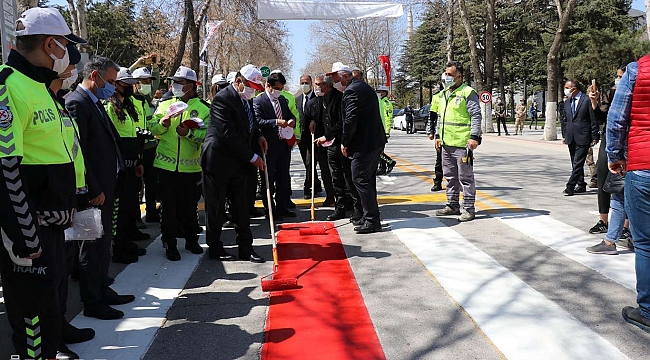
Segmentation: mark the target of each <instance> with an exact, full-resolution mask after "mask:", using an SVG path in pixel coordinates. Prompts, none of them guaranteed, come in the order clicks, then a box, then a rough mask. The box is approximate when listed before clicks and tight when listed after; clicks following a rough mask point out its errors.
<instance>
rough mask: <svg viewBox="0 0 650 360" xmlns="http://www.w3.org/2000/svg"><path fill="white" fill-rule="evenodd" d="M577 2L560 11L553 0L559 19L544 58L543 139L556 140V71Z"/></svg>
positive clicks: (560, 4)
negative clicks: (544, 105) (545, 74)
mask: <svg viewBox="0 0 650 360" xmlns="http://www.w3.org/2000/svg"><path fill="white" fill-rule="evenodd" d="M577 2H578V0H568V2H567V5H566V9H564V10H562V3H561V0H555V5H556V7H557V12H558V17H559V19H560V21H559V23H558V27H557V31H556V32H555V38H554V39H553V44H552V45H551V48H550V49H549V51H548V55H547V57H546V71H547V79H546V88H547V89H548V94H547V96H546V121H545V124H544V139H545V140H557V126H556V122H557V102H558V91H557V89H558V70H559V66H560V64H559V62H560V60H559V55H560V50H561V49H562V43H563V41H564V33H565V32H566V30H567V28H568V27H569V21H570V20H571V15H572V14H573V10H574V9H575V6H576V3H577Z"/></svg>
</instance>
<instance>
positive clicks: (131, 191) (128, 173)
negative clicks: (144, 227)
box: [114, 167, 142, 249]
mask: <svg viewBox="0 0 650 360" xmlns="http://www.w3.org/2000/svg"><path fill="white" fill-rule="evenodd" d="M117 184H118V185H117V189H116V196H117V198H118V201H117V202H116V206H115V211H116V212H117V229H116V232H115V234H114V236H115V239H114V241H115V247H116V248H117V249H123V248H125V247H126V246H127V245H126V244H127V243H129V242H132V241H133V240H132V237H131V236H132V235H133V234H134V233H137V232H139V230H138V227H137V225H136V224H135V222H136V220H137V219H138V218H140V201H139V198H140V196H139V195H140V186H141V184H142V179H141V178H139V177H137V176H136V175H135V167H127V168H126V170H125V171H123V172H121V173H120V175H119V177H118V180H117Z"/></svg>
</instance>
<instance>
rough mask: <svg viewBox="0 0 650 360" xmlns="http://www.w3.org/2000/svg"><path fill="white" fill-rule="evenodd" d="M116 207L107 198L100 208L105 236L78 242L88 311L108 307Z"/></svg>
mask: <svg viewBox="0 0 650 360" xmlns="http://www.w3.org/2000/svg"><path fill="white" fill-rule="evenodd" d="M78 198H80V197H78ZM80 204H81V201H80ZM114 205H115V201H114V200H113V199H112V198H108V197H107V198H106V201H105V202H104V205H101V206H100V207H99V209H100V210H101V212H102V226H103V227H104V236H102V237H101V238H99V239H96V240H87V241H77V242H76V243H77V245H78V246H79V293H80V295H81V302H83V304H84V307H85V308H86V309H97V308H100V307H103V306H106V305H108V303H107V300H106V296H107V295H108V293H109V292H111V291H112V290H110V289H109V287H108V286H106V278H107V277H108V266H109V265H110V261H111V245H112V243H113V229H114V228H115V227H116V226H117V225H116V224H117V222H116V219H115V217H114V211H113V209H114ZM80 208H82V207H80Z"/></svg>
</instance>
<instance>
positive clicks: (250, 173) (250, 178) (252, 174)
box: [244, 164, 266, 212]
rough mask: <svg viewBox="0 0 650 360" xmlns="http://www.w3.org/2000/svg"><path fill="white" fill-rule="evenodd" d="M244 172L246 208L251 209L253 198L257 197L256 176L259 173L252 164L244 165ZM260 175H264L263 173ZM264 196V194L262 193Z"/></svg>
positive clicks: (253, 204)
mask: <svg viewBox="0 0 650 360" xmlns="http://www.w3.org/2000/svg"><path fill="white" fill-rule="evenodd" d="M244 171H245V173H246V209H247V211H249V212H250V211H251V210H253V209H255V200H256V197H257V177H258V176H259V175H260V172H259V170H257V168H256V167H255V166H253V164H246V165H244ZM261 175H264V174H263V173H262V174H261ZM262 195H264V197H266V194H262Z"/></svg>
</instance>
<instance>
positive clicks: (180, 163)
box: [149, 97, 210, 173]
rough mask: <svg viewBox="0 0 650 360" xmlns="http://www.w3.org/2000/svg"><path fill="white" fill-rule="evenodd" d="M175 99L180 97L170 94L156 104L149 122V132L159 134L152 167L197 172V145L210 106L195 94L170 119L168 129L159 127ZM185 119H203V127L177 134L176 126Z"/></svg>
mask: <svg viewBox="0 0 650 360" xmlns="http://www.w3.org/2000/svg"><path fill="white" fill-rule="evenodd" d="M178 101H181V100H180V99H179V98H177V97H173V98H171V99H169V100H167V101H163V102H161V103H160V104H158V108H157V109H156V112H155V113H154V114H153V118H152V119H151V122H150V123H149V130H150V131H151V133H152V134H153V135H155V136H160V143H159V144H158V148H157V149H156V159H155V160H154V167H156V168H159V169H163V170H168V171H178V172H182V173H194V172H200V171H201V148H202V146H203V140H205V134H206V132H207V128H208V123H209V121H210V106H209V105H208V103H207V102H206V101H205V100H203V99H201V98H199V97H195V98H192V99H190V100H189V101H188V102H187V106H188V107H187V110H185V112H183V113H182V114H181V115H180V116H175V117H173V118H171V125H170V126H169V128H166V127H164V126H162V125H161V124H160V119H162V118H163V117H164V116H165V113H166V112H167V109H168V108H169V106H170V105H171V104H173V103H175V102H178ZM189 118H199V119H201V120H203V123H204V124H205V127H203V128H201V129H190V131H189V133H188V134H187V135H186V136H184V137H181V136H179V135H178V134H177V133H176V127H177V126H178V125H179V124H180V123H181V122H183V121H185V120H187V119H189Z"/></svg>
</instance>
